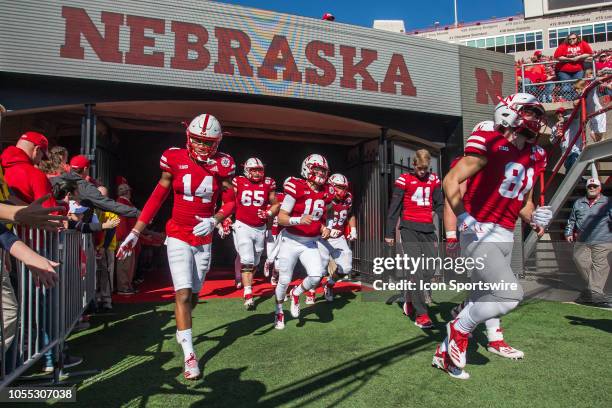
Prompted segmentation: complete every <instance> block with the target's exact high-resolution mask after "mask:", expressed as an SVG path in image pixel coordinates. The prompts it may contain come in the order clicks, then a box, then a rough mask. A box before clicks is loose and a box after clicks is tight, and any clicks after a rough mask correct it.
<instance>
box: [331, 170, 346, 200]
mask: <svg viewBox="0 0 612 408" xmlns="http://www.w3.org/2000/svg"><path fill="white" fill-rule="evenodd" d="M328 182H329V184H331V186H332V187H333V188H334V191H335V192H336V197H338V198H339V199H343V198H344V197H346V193H347V189H348V179H347V178H346V177H345V176H343V175H342V174H340V173H335V174H332V175H331V176H329V179H328Z"/></svg>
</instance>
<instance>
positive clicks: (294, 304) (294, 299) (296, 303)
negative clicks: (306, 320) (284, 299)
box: [289, 288, 300, 319]
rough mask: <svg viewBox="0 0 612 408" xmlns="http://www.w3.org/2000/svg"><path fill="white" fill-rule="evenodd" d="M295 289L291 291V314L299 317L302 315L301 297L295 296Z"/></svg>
mask: <svg viewBox="0 0 612 408" xmlns="http://www.w3.org/2000/svg"><path fill="white" fill-rule="evenodd" d="M294 290H295V288H293V289H291V292H290V293H289V299H290V302H291V316H293V317H294V318H295V319H297V318H298V317H300V297H299V296H295V295H294V294H293V291H294Z"/></svg>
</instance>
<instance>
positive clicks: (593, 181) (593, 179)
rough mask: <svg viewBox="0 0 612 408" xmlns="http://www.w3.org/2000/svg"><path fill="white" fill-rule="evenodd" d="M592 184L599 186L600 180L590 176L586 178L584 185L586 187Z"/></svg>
mask: <svg viewBox="0 0 612 408" xmlns="http://www.w3.org/2000/svg"><path fill="white" fill-rule="evenodd" d="M592 185H596V186H597V187H599V186H601V181H599V179H598V178H596V177H591V178H590V179H588V180H587V182H586V186H587V187H588V186H592Z"/></svg>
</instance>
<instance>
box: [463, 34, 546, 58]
mask: <svg viewBox="0 0 612 408" xmlns="http://www.w3.org/2000/svg"><path fill="white" fill-rule="evenodd" d="M464 44H465V45H467V46H468V47H477V48H486V49H487V50H491V51H497V52H502V53H506V54H507V53H513V52H519V51H533V50H541V49H543V48H544V42H543V39H542V31H533V32H528V33H517V34H511V35H506V36H497V37H485V38H478V39H474V40H468V41H466V42H464Z"/></svg>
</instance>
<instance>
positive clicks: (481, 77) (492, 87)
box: [474, 68, 504, 105]
mask: <svg viewBox="0 0 612 408" xmlns="http://www.w3.org/2000/svg"><path fill="white" fill-rule="evenodd" d="M474 76H475V77H476V84H477V86H478V88H477V89H476V103H480V104H483V105H488V104H489V99H490V100H491V103H493V104H494V105H495V104H497V103H498V102H499V99H498V97H501V96H503V94H502V87H503V85H504V74H503V72H499V71H491V76H489V74H488V73H487V71H486V70H485V69H482V68H474Z"/></svg>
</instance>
